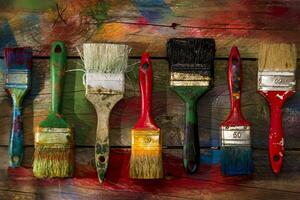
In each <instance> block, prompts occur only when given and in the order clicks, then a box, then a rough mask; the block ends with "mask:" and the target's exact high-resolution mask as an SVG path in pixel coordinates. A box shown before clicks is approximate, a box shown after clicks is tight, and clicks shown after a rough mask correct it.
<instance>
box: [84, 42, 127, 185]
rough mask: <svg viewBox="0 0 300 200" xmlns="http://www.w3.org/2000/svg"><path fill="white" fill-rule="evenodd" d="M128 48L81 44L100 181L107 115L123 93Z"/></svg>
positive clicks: (105, 162)
mask: <svg viewBox="0 0 300 200" xmlns="http://www.w3.org/2000/svg"><path fill="white" fill-rule="evenodd" d="M129 52H130V48H129V47H128V46H127V45H125V44H108V43H99V44H97V43H94V44H93V43H91V44H88V43H87V44H83V58H84V59H83V60H84V66H85V70H86V93H85V96H86V98H87V99H88V100H89V101H90V102H91V103H92V104H93V105H94V107H95V109H96V112H97V117H98V122H97V130H96V144H95V162H96V168H97V173H98V178H99V181H100V183H102V181H103V180H104V178H105V174H106V170H107V166H108V160H109V116H110V112H111V110H112V109H113V107H114V106H115V104H116V103H117V102H118V101H120V100H121V99H122V98H123V96H124V90H125V75H124V72H125V70H126V69H127V61H128V54H129Z"/></svg>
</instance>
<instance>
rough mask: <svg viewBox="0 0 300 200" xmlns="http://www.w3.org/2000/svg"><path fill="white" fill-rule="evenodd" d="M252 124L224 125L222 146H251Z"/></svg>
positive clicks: (222, 128)
mask: <svg viewBox="0 0 300 200" xmlns="http://www.w3.org/2000/svg"><path fill="white" fill-rule="evenodd" d="M250 145H251V137H250V126H222V127H221V146H223V147H224V146H225V147H226V146H250Z"/></svg>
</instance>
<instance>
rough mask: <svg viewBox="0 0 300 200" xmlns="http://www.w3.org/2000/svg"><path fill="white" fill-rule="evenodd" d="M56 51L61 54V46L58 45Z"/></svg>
mask: <svg viewBox="0 0 300 200" xmlns="http://www.w3.org/2000/svg"><path fill="white" fill-rule="evenodd" d="M54 51H55V53H60V52H61V48H60V46H59V45H56V47H55V49H54Z"/></svg>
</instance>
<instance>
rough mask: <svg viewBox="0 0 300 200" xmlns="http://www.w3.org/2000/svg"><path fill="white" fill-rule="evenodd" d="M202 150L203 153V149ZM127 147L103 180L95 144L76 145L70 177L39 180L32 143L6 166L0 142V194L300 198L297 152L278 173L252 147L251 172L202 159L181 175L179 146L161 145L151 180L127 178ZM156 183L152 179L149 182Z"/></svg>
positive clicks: (290, 154)
mask: <svg viewBox="0 0 300 200" xmlns="http://www.w3.org/2000/svg"><path fill="white" fill-rule="evenodd" d="M205 151H206V150H204V151H202V154H205ZM129 152H130V151H129V149H127V150H126V149H112V151H111V160H110V166H111V167H110V168H109V170H108V174H107V181H106V182H105V183H104V184H101V185H100V184H99V183H98V180H97V173H96V169H95V166H94V148H78V149H77V150H76V172H75V176H74V178H72V179H70V178H69V179H48V180H39V179H36V178H34V177H33V176H32V172H31V164H32V154H33V148H31V147H30V148H25V157H24V168H19V169H7V166H8V163H7V161H6V160H7V156H6V155H7V148H3V147H0V153H1V155H3V156H2V159H3V162H1V164H0V171H1V173H0V198H1V199H7V198H9V199H22V198H23V199H51V200H52V199H74V198H76V199H109V200H110V199H120V197H122V199H205V200H206V199H207V200H212V199H228V198H229V199H232V200H235V199H239V200H244V199H245V200H248V199H249V200H250V199H258V200H263V199H266V198H270V199H274V200H276V199H299V198H300V193H299V180H300V173H299V167H298V166H300V160H299V157H300V156H299V152H297V151H287V153H286V157H285V158H286V160H285V165H284V167H283V170H282V173H281V175H280V176H274V175H273V174H272V172H271V171H270V170H269V166H268V162H266V161H267V159H268V153H267V151H254V161H255V168H256V173H255V175H254V176H251V177H247V176H244V177H241V176H236V177H223V176H221V174H220V170H219V166H210V165H203V164H202V165H201V166H200V170H199V172H198V173H197V174H195V175H193V176H190V175H186V173H185V172H184V169H183V167H182V165H181V156H180V155H181V154H182V152H181V150H164V154H163V158H164V160H165V162H164V167H165V178H164V179H162V180H159V181H155V182H149V181H134V180H130V179H129V178H128V168H129V166H128V162H129V157H130V156H129ZM154 183H155V184H154Z"/></svg>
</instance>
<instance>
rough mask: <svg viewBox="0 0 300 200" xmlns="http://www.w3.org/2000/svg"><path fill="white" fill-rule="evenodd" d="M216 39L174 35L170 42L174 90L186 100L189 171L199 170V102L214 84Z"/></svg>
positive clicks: (186, 165)
mask: <svg viewBox="0 0 300 200" xmlns="http://www.w3.org/2000/svg"><path fill="white" fill-rule="evenodd" d="M214 55H215V41H214V40H213V39H208V38H172V39H170V40H169V41H168V43H167V56H168V59H169V65H170V71H171V82H170V85H171V89H172V90H173V91H175V92H176V93H177V95H178V96H179V97H181V99H182V100H183V101H184V102H185V109H186V110H185V112H186V113H185V131H184V140H183V164H184V168H185V170H186V171H187V172H188V173H191V174H192V173H195V172H196V171H197V169H198V163H199V157H200V148H199V137H198V116H197V103H198V99H199V97H200V96H202V95H203V94H204V93H206V92H207V91H208V90H209V89H210V88H211V87H212V83H213V72H214Z"/></svg>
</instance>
